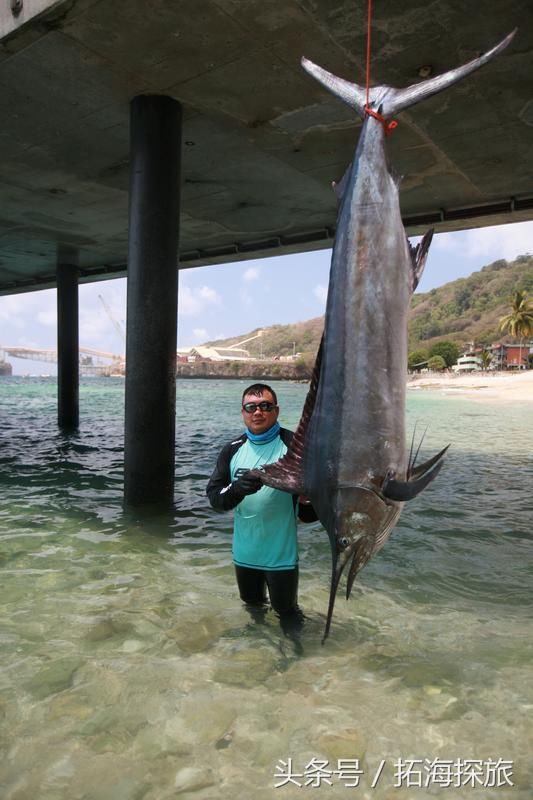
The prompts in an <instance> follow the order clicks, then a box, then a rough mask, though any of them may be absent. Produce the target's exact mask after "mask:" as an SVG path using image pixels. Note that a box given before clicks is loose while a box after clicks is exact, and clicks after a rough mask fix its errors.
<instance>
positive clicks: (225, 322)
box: [0, 222, 533, 375]
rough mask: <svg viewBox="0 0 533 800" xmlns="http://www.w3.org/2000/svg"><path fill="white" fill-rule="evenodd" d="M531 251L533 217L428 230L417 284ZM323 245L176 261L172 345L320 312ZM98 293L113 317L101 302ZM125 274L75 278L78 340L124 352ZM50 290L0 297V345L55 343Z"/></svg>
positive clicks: (32, 366) (16, 366) (38, 365)
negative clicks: (231, 259)
mask: <svg viewBox="0 0 533 800" xmlns="http://www.w3.org/2000/svg"><path fill="white" fill-rule="evenodd" d="M525 253H533V222H523V223H515V224H513V225H498V226H495V227H492V228H476V229H472V230H468V231H458V232H455V233H440V234H436V235H435V237H434V238H433V242H432V244H431V248H430V251H429V256H428V260H427V262H426V268H425V271H424V274H423V276H422V280H421V281H420V284H419V286H418V289H417V291H418V292H428V291H429V290H430V289H433V288H436V287H439V286H442V285H443V284H445V283H449V282H450V281H453V280H456V279H457V278H463V277H467V276H468V275H470V274H471V273H472V272H476V271H478V270H480V269H481V267H483V266H485V265H486V264H490V263H492V262H493V261H496V260H498V259H501V258H505V259H507V260H508V261H511V260H512V259H514V258H515V257H516V256H517V255H522V254H525ZM330 259H331V250H320V251H315V252H312V253H304V254H300V255H290V256H276V257H273V258H263V259H255V260H253V261H240V262H237V263H233V264H221V265H218V266H208V267H198V268H194V269H183V270H181V271H180V274H179V289H178V347H179V348H185V347H192V346H194V345H198V344H202V343H204V342H206V341H209V340H212V339H223V338H227V337H230V336H240V335H241V334H242V335H243V338H244V335H245V334H247V333H248V332H249V331H252V330H254V329H255V328H260V327H268V326H269V325H276V324H287V323H292V322H301V321H304V320H307V319H311V318H313V317H318V316H320V315H321V314H323V313H324V310H325V303H326V295H327V286H328V276H329V265H330ZM99 295H101V296H102V297H103V298H104V301H105V303H106V305H107V307H108V308H109V309H110V311H111V315H112V317H113V318H114V320H115V324H113V322H112V320H111V319H110V317H109V314H108V313H107V311H106V309H105V308H104V304H103V303H102V301H101V300H100V299H99ZM117 324H118V327H122V329H123V330H125V324H126V279H125V278H122V279H115V280H107V281H101V282H98V283H91V284H81V285H80V287H79V327H80V346H83V347H90V348H94V349H96V350H102V351H105V352H111V353H116V354H123V353H124V340H123V338H122V336H121V335H120V334H119V332H118V331H117V330H116V328H117ZM56 325H57V313H56V291H55V289H47V290H44V291H40V292H27V293H25V294H19V295H9V296H6V297H0V349H1V346H2V345H3V346H15V345H19V346H24V347H36V348H41V349H52V350H55V349H56V346H57V343H56ZM8 360H9V362H10V363H11V364H12V366H13V374H14V375H27V374H36V375H41V374H50V375H55V374H57V368H56V366H55V365H54V364H49V363H45V362H38V361H35V362H34V361H29V360H23V359H15V358H12V357H9V358H8Z"/></svg>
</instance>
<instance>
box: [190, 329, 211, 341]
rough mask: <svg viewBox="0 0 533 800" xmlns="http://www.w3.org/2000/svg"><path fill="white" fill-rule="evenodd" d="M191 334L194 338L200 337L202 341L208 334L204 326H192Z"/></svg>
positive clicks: (207, 337)
mask: <svg viewBox="0 0 533 800" xmlns="http://www.w3.org/2000/svg"><path fill="white" fill-rule="evenodd" d="M192 335H193V336H194V338H195V339H200V340H201V341H203V342H205V341H206V340H207V339H209V334H208V332H207V331H206V329H205V328H193V331H192Z"/></svg>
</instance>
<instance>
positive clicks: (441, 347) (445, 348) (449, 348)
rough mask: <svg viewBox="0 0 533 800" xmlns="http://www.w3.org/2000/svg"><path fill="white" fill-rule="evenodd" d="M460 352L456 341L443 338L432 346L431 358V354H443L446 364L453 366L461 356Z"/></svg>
mask: <svg viewBox="0 0 533 800" xmlns="http://www.w3.org/2000/svg"><path fill="white" fill-rule="evenodd" d="M460 352H461V351H460V350H459V347H458V346H457V345H456V344H455V342H450V341H447V340H446V339H443V340H442V341H440V342H435V344H434V345H432V346H431V347H430V350H429V356H430V358H431V356H441V357H442V358H443V359H444V361H445V366H447V367H451V366H452V364H455V362H456V361H457V359H458V358H459V353H460Z"/></svg>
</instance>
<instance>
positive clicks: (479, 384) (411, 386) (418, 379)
mask: <svg viewBox="0 0 533 800" xmlns="http://www.w3.org/2000/svg"><path fill="white" fill-rule="evenodd" d="M407 388H408V390H409V391H415V390H422V389H430V390H432V391H439V392H442V393H444V394H449V395H458V396H459V395H460V396H461V397H468V398H472V399H474V400H480V401H487V402H490V403H494V402H501V403H530V404H532V405H533V370H526V371H524V372H521V373H517V372H476V373H469V374H467V375H455V374H454V373H451V372H444V373H442V374H439V373H437V372H433V373H424V374H421V375H410V376H409V378H408V380H407Z"/></svg>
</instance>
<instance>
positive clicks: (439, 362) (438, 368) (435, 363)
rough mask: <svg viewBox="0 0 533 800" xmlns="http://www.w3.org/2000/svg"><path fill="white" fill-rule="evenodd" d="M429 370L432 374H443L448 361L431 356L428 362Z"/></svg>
mask: <svg viewBox="0 0 533 800" xmlns="http://www.w3.org/2000/svg"><path fill="white" fill-rule="evenodd" d="M428 369H430V370H431V371H432V372H442V370H443V369H446V361H445V360H444V359H443V357H442V356H431V358H430V359H429V361H428Z"/></svg>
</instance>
